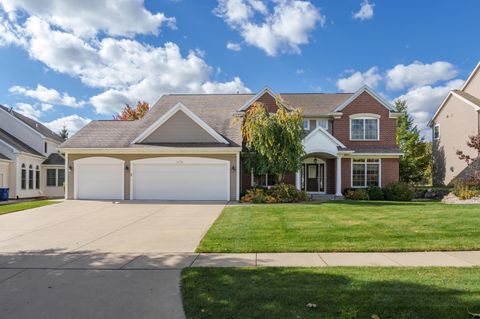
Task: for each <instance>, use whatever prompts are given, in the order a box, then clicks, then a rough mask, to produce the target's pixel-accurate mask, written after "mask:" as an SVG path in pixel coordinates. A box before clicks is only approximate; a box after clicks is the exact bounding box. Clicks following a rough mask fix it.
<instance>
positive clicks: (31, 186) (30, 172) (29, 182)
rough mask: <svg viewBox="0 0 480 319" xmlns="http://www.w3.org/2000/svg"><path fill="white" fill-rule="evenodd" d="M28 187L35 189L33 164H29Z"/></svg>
mask: <svg viewBox="0 0 480 319" xmlns="http://www.w3.org/2000/svg"><path fill="white" fill-rule="evenodd" d="M28 189H33V166H32V165H29V166H28Z"/></svg>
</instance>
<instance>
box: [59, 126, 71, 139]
mask: <svg viewBox="0 0 480 319" xmlns="http://www.w3.org/2000/svg"><path fill="white" fill-rule="evenodd" d="M69 134H70V133H69V132H68V130H67V128H66V127H65V125H64V126H63V127H62V129H61V130H60V131H59V132H58V135H60V137H61V138H63V139H64V140H66V139H67V138H68V135H69Z"/></svg>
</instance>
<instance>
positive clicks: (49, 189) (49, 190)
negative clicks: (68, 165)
mask: <svg viewBox="0 0 480 319" xmlns="http://www.w3.org/2000/svg"><path fill="white" fill-rule="evenodd" d="M61 168H65V166H63V165H51V166H42V168H41V169H40V187H41V189H42V193H43V195H44V196H47V197H64V196H65V191H64V188H63V185H62V186H47V169H61Z"/></svg>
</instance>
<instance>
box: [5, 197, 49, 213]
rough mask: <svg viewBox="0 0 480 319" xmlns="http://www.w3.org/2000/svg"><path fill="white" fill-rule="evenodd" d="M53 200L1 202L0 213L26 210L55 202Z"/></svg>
mask: <svg viewBox="0 0 480 319" xmlns="http://www.w3.org/2000/svg"><path fill="white" fill-rule="evenodd" d="M55 203H56V202H55V201H51V200H35V201H28V202H19V203H13V204H3V205H0V215H3V214H8V213H13V212H18V211H20V210H26V209H30V208H36V207H42V206H46V205H51V204H55Z"/></svg>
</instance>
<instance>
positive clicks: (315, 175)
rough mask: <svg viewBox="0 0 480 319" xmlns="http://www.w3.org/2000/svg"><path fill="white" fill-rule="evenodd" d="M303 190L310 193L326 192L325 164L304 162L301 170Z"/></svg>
mask: <svg viewBox="0 0 480 319" xmlns="http://www.w3.org/2000/svg"><path fill="white" fill-rule="evenodd" d="M301 178H302V180H301V183H302V190H304V191H306V192H309V193H324V192H325V164H324V163H314V164H303V165H302V172H301Z"/></svg>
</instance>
